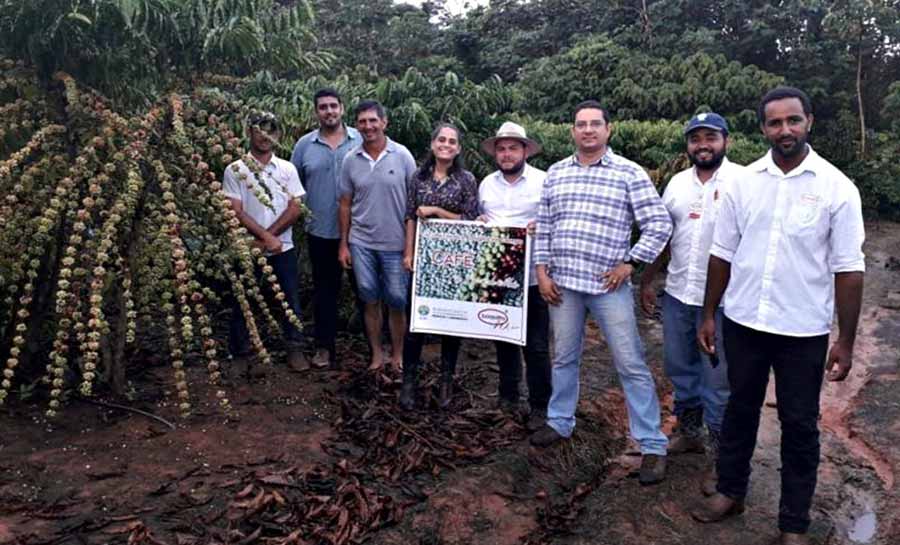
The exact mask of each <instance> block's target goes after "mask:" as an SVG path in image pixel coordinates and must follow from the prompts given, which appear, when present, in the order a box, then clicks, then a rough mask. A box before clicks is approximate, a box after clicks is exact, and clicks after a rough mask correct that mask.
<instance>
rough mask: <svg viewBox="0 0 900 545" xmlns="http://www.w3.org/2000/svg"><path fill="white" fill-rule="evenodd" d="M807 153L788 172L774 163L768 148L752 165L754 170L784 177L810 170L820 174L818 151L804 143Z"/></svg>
mask: <svg viewBox="0 0 900 545" xmlns="http://www.w3.org/2000/svg"><path fill="white" fill-rule="evenodd" d="M806 147H807V149H808V150H809V153H808V154H807V155H806V158H805V159H803V162H802V163H800V164H799V165H797V166H796V167H795V168H794V170H792V171H790V172H787V173H785V172H783V171H782V170H781V169H780V168H778V165H776V164H775V160H774V159H772V150H771V149H770V150H769V151H768V152H766V154H765V155H764V156H763V157H762V158H761V159H760V160H759V161H757V162H756V163H754V164H753V165H752V166H753V168H754V170H755V171H757V172H763V171H766V172H768V173H769V174H772V175H773V176H781V177H785V178H791V177H793V176H799V175H801V174H803V173H804V172H807V171H808V172H811V173H813V174H815V175H816V176H818V175H820V174H822V158H821V157H820V156H819V154H818V153H816V152H815V150H813V148H812V146H810V145H809V144H807V145H806Z"/></svg>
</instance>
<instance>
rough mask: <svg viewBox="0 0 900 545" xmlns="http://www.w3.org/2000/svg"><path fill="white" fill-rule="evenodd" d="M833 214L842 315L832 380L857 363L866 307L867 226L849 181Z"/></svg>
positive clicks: (833, 256)
mask: <svg viewBox="0 0 900 545" xmlns="http://www.w3.org/2000/svg"><path fill="white" fill-rule="evenodd" d="M842 190H843V191H841V195H840V199H839V201H838V203H837V204H836V206H835V209H834V211H833V213H832V215H831V225H832V229H831V239H830V252H829V268H830V269H831V272H833V273H834V301H835V306H836V307H837V316H838V338H837V340H836V341H835V342H834V344H832V346H831V350H829V351H828V359H827V360H826V367H825V368H826V370H827V377H828V380H829V381H834V382H839V381H842V380H844V379H845V378H847V375H848V374H849V373H850V368H851V367H852V366H853V343H854V341H855V340H856V326H857V323H858V322H859V312H860V307H861V306H862V293H863V283H864V282H863V274H864V271H865V268H866V262H865V255H864V254H863V252H862V244H863V241H864V240H865V228H864V225H863V220H862V204H861V201H860V198H859V191H858V190H857V189H856V187H855V186H853V185H852V183H851V182H850V181H849V180H847V181H846V183H845V184H844V185H843V186H842Z"/></svg>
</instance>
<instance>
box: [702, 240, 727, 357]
mask: <svg viewBox="0 0 900 545" xmlns="http://www.w3.org/2000/svg"><path fill="white" fill-rule="evenodd" d="M730 279H731V262H729V261H725V260H724V259H722V258H720V257H716V256H714V255H711V256H709V268H708V270H707V273H706V295H705V296H704V298H703V319H702V322H701V324H700V328H699V329H698V330H697V343H698V344H699V345H700V349H701V350H703V351H704V352H706V353H707V354H711V355H714V354H715V353H716V309H717V308H719V303H720V302H721V301H722V295H723V294H724V293H725V288H726V287H727V286H728V281H729V280H730Z"/></svg>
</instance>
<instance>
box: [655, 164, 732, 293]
mask: <svg viewBox="0 0 900 545" xmlns="http://www.w3.org/2000/svg"><path fill="white" fill-rule="evenodd" d="M747 174H748V171H747V170H746V169H745V168H744V167H742V166H741V165H738V164H735V163H732V162H730V161H729V160H728V159H727V158H726V159H724V160H723V161H722V164H721V165H720V166H719V168H718V169H717V170H716V172H715V173H714V174H713V176H712V177H711V178H710V179H708V180H707V181H706V183H704V182H701V181H700V179H699V178H698V177H697V169H696V168H689V169H687V170H683V171H681V172H679V173H678V174H676V175H675V176H673V177H672V179H671V180H670V181H669V183H668V185H666V190H665V191H664V192H663V196H662V200H663V204H664V205H665V207H666V210H668V211H669V215H670V216H672V222H673V223H674V224H675V228H674V230H673V231H672V239H671V240H670V241H669V251H670V253H671V259H670V260H669V268H668V274H667V275H666V293H668V294H669V295H671V296H672V297H674V298H676V299H678V300H679V301H681V302H682V303H684V304H686V305H694V306H702V305H703V296H704V295H705V293H706V269H707V267H708V266H709V247H710V246H712V239H713V230H714V229H713V228H714V227H715V225H716V216H717V215H718V214H719V206H720V205H721V204H722V200H723V198H724V195H725V192H726V190H727V189H728V187H729V186H731V185H732V184H734V183H738V182H739V181H740V180H741V179H742V178H745V177H746V176H747Z"/></svg>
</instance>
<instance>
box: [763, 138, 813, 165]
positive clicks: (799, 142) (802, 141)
mask: <svg viewBox="0 0 900 545" xmlns="http://www.w3.org/2000/svg"><path fill="white" fill-rule="evenodd" d="M808 139H809V134H808V133H807V134H804V135H803V136H801V137H798V138H794V137H788V138H782V139H781V140H778V141H775V142H772V151H774V152H775V153H777V154H778V155H781V156H782V157H784V158H786V159H790V158H792V157H796V156H798V155H800V154H802V153H803V152H805V151H806V141H807V140H808ZM782 142H783V143H792V145H791V146H790V147H789V148H787V149H785V148H783V147H782Z"/></svg>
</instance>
